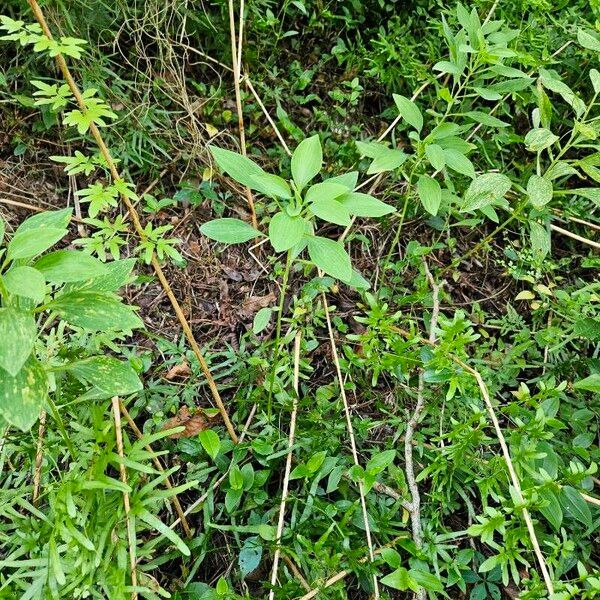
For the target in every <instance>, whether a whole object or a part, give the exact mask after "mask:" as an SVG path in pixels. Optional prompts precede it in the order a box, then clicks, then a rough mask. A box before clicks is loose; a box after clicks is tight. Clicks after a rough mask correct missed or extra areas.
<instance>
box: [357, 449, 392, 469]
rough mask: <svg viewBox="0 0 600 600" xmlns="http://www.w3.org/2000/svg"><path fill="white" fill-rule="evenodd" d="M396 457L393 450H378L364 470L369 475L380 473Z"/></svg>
mask: <svg viewBox="0 0 600 600" xmlns="http://www.w3.org/2000/svg"><path fill="white" fill-rule="evenodd" d="M395 458H396V451H395V450H384V451H383V452H378V453H377V454H376V455H375V456H374V457H373V458H372V459H371V460H369V462H368V463H367V466H366V467H365V471H366V472H367V473H369V474H370V475H377V474H378V473H381V471H383V470H384V469H386V468H387V467H389V466H390V465H391V464H392V463H393V462H394V459H395Z"/></svg>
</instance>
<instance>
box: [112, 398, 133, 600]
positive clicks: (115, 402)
mask: <svg viewBox="0 0 600 600" xmlns="http://www.w3.org/2000/svg"><path fill="white" fill-rule="evenodd" d="M112 409H113V415H114V418H115V437H116V441H117V452H118V453H119V458H120V459H121V460H120V461H119V474H120V477H121V481H122V482H123V484H125V485H128V484H127V469H126V468H125V463H124V462H123V459H124V458H125V452H124V451H123V431H122V429H121V408H120V406H119V398H118V397H117V396H114V397H113V399H112ZM123 506H125V519H126V522H127V541H128V545H129V566H130V569H131V587H132V588H133V590H132V592H131V597H132V598H133V600H137V598H138V593H137V589H136V588H137V571H136V559H135V530H134V528H133V523H132V521H131V517H130V512H131V505H130V502H129V492H127V491H126V490H124V491H123Z"/></svg>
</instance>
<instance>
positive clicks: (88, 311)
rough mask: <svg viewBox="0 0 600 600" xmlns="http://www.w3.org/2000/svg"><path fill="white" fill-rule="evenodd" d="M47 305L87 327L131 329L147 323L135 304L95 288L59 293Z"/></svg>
mask: <svg viewBox="0 0 600 600" xmlns="http://www.w3.org/2000/svg"><path fill="white" fill-rule="evenodd" d="M48 308H50V309H52V310H55V311H56V312H58V314H59V315H60V316H61V317H62V318H63V319H64V320H65V321H67V322H68V323H69V324H71V325H75V326H77V327H82V328H83V329H87V330H88V331H104V330H106V331H129V330H131V329H139V328H142V327H143V326H144V324H143V323H142V321H141V320H140V318H139V317H138V316H137V315H136V313H135V312H134V310H133V308H132V307H130V306H128V305H126V304H123V303H122V302H121V301H120V298H119V297H118V296H114V295H112V294H104V293H101V292H95V291H93V290H81V291H76V292H70V293H68V294H64V295H62V296H58V297H57V298H55V299H54V300H53V301H52V302H51V303H50V304H48Z"/></svg>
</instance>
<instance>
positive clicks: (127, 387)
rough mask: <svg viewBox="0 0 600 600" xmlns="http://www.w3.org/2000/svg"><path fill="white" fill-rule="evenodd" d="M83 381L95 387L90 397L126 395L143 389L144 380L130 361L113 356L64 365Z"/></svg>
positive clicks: (94, 357)
mask: <svg viewBox="0 0 600 600" xmlns="http://www.w3.org/2000/svg"><path fill="white" fill-rule="evenodd" d="M61 368H63V369H65V370H66V371H69V372H71V373H72V374H73V375H74V376H75V377H76V378H77V379H79V380H80V381H82V382H83V383H88V384H90V385H92V386H93V387H94V390H93V393H92V394H87V395H86V397H87V398H90V397H93V398H98V399H102V398H112V397H113V396H126V395H128V394H133V393H135V392H138V391H139V390H141V389H142V387H143V386H142V382H141V381H140V378H139V377H138V375H137V373H136V372H135V371H134V369H133V367H132V366H131V365H130V364H129V362H128V361H121V360H119V359H117V358H115V357H113V356H93V357H91V358H86V359H84V360H78V361H76V362H72V363H70V364H68V365H65V366H64V367H61Z"/></svg>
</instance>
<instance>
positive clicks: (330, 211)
mask: <svg viewBox="0 0 600 600" xmlns="http://www.w3.org/2000/svg"><path fill="white" fill-rule="evenodd" d="M309 208H310V210H311V211H312V212H313V214H315V215H316V216H317V217H319V219H323V221H327V222H328V223H335V224H336V225H342V226H344V227H347V226H348V225H350V223H351V221H352V219H351V217H350V213H349V212H348V209H347V208H346V207H345V206H344V205H343V204H342V203H341V202H338V201H337V200H330V199H328V198H320V199H319V200H315V202H313V203H312V204H311V205H310V206H309Z"/></svg>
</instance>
